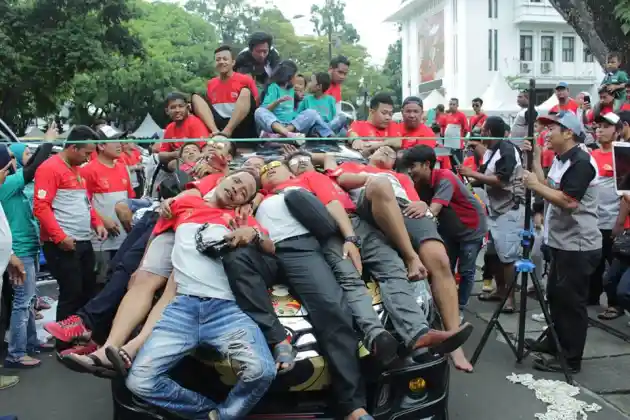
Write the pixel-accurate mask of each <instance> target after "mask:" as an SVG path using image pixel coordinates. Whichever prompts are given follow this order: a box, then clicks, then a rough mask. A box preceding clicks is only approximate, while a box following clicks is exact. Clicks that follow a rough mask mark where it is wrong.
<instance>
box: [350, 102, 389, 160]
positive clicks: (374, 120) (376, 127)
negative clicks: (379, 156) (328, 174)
mask: <svg viewBox="0 0 630 420" xmlns="http://www.w3.org/2000/svg"><path fill="white" fill-rule="evenodd" d="M393 114H394V100H393V99H392V97H391V95H389V94H388V93H377V94H376V95H374V97H373V98H372V99H371V100H370V113H369V115H368V119H367V121H354V122H353V123H352V124H350V129H349V130H348V137H349V138H350V140H349V142H350V147H352V148H353V149H354V150H357V151H361V152H362V151H364V150H366V151H369V149H370V147H371V146H373V145H374V144H378V145H381V144H382V143H383V141H384V140H383V138H384V137H393V136H392V132H394V133H395V131H392V130H394V129H395V124H394V123H392V116H393ZM353 137H371V138H370V139H359V140H353V139H352V138H353Z"/></svg>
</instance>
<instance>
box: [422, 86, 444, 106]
mask: <svg viewBox="0 0 630 420" xmlns="http://www.w3.org/2000/svg"><path fill="white" fill-rule="evenodd" d="M444 102H446V98H444V96H443V95H442V94H441V93H440V92H438V91H437V90H434V91H432V92H431V93H429V95H428V96H427V97H426V98H424V100H423V101H422V104H423V106H422V108H423V109H424V110H425V111H428V110H430V109H433V108H435V107H436V106H438V105H444Z"/></svg>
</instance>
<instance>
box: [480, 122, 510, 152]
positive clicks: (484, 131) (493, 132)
mask: <svg viewBox="0 0 630 420" xmlns="http://www.w3.org/2000/svg"><path fill="white" fill-rule="evenodd" d="M481 135H482V136H483V137H492V139H489V140H483V142H484V143H485V144H486V146H487V147H492V146H494V145H495V144H496V143H497V142H499V141H502V140H501V139H503V138H504V137H505V121H503V118H501V117H499V116H496V115H492V116H490V117H488V118H486V122H484V123H483V127H482V128H481Z"/></svg>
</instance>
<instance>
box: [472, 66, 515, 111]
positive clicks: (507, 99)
mask: <svg viewBox="0 0 630 420" xmlns="http://www.w3.org/2000/svg"><path fill="white" fill-rule="evenodd" d="M516 96H517V92H516V91H515V90H513V89H512V88H511V87H510V85H509V84H508V82H507V81H506V80H505V78H504V77H503V76H501V74H500V73H499V72H496V73H495V74H494V77H493V78H492V81H491V82H490V85H489V86H488V88H487V89H486V91H485V92H484V93H483V95H481V99H483V108H484V109H485V110H486V111H491V112H492V111H495V112H502V113H511V112H514V113H516V112H518V111H520V110H521V108H520V107H519V106H518V104H517V103H516Z"/></svg>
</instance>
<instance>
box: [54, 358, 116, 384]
mask: <svg viewBox="0 0 630 420" xmlns="http://www.w3.org/2000/svg"><path fill="white" fill-rule="evenodd" d="M86 356H87V357H88V358H89V359H90V360H91V361H92V363H86V362H85V361H84V360H83V359H81V358H80V355H77V354H69V355H67V356H64V357H62V358H61V363H63V364H64V365H65V366H66V367H67V368H68V369H70V370H73V371H75V372H78V373H91V374H92V375H95V376H98V377H99V378H107V379H111V378H115V377H116V376H117V372H116V370H114V369H112V368H111V367H109V366H105V365H104V364H103V362H102V361H101V359H99V358H98V357H97V356H95V355H93V354H87V355H86Z"/></svg>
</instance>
